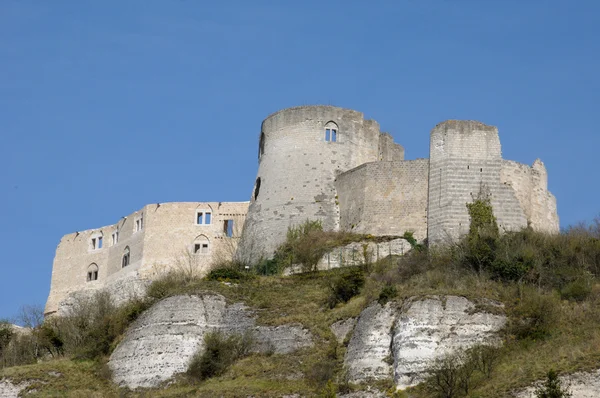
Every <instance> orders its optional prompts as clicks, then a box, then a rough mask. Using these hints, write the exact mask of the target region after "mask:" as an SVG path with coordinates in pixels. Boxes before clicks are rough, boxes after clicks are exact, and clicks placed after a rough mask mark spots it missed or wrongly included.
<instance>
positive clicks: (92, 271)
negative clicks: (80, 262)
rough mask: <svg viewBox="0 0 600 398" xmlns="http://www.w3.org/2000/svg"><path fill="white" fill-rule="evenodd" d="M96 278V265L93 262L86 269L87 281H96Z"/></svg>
mask: <svg viewBox="0 0 600 398" xmlns="http://www.w3.org/2000/svg"><path fill="white" fill-rule="evenodd" d="M97 280H98V265H96V264H95V263H91V264H90V265H89V266H88V269H87V281H88V282H92V281H97Z"/></svg>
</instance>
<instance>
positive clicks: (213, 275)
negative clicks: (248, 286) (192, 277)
mask: <svg viewBox="0 0 600 398" xmlns="http://www.w3.org/2000/svg"><path fill="white" fill-rule="evenodd" d="M248 277H249V275H248V273H247V272H244V271H240V270H238V269H236V268H233V267H223V268H217V269H213V270H212V271H210V272H209V273H208V275H206V280H209V281H220V282H228V281H241V280H244V279H248Z"/></svg>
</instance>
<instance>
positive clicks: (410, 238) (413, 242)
mask: <svg viewBox="0 0 600 398" xmlns="http://www.w3.org/2000/svg"><path fill="white" fill-rule="evenodd" d="M402 238H404V240H406V241H407V242H408V244H409V245H410V247H411V248H412V249H413V250H416V251H424V250H427V246H425V245H423V244H421V243H419V242H417V239H415V236H414V234H413V232H412V231H406V232H404V235H402Z"/></svg>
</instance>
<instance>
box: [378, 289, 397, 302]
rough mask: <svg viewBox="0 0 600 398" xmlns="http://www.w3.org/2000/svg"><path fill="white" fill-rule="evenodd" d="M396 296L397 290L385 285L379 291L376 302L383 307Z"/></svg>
mask: <svg viewBox="0 0 600 398" xmlns="http://www.w3.org/2000/svg"><path fill="white" fill-rule="evenodd" d="M397 295H398V289H396V286H394V285H386V286H384V288H383V289H381V293H379V298H378V299H377V302H378V303H379V304H381V305H385V303H387V302H388V301H390V300H391V299H393V298H395V297H396V296H397Z"/></svg>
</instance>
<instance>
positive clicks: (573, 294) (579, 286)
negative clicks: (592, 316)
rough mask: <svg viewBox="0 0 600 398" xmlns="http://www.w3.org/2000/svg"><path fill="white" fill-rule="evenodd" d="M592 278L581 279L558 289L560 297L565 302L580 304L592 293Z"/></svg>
mask: <svg viewBox="0 0 600 398" xmlns="http://www.w3.org/2000/svg"><path fill="white" fill-rule="evenodd" d="M592 283H593V280H592V278H589V277H582V278H579V279H575V280H574V281H572V282H568V283H566V284H565V285H564V286H563V287H562V288H561V289H560V297H561V298H563V299H565V300H573V301H578V302H582V301H584V300H586V299H587V298H588V297H589V295H590V294H591V293H592Z"/></svg>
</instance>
